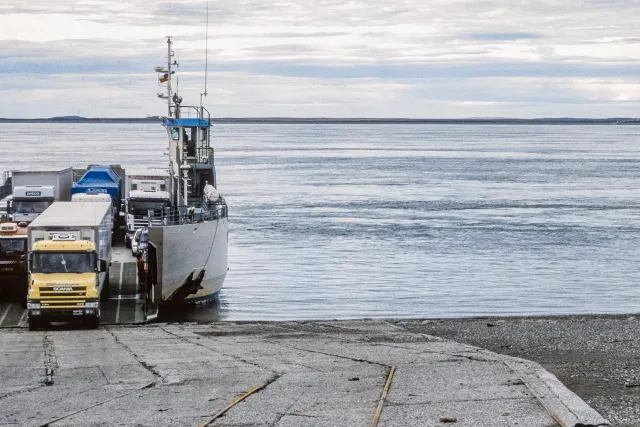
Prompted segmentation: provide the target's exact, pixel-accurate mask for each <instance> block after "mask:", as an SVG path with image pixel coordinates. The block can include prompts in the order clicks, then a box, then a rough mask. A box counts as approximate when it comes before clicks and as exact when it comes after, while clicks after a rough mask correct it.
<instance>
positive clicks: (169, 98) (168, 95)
mask: <svg viewBox="0 0 640 427" xmlns="http://www.w3.org/2000/svg"><path fill="white" fill-rule="evenodd" d="M171 44H172V42H171V37H167V71H168V73H167V74H168V76H167V77H168V80H167V118H169V117H171V57H172V56H173V54H172V52H171Z"/></svg>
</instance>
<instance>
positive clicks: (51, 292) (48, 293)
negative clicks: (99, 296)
mask: <svg viewBox="0 0 640 427" xmlns="http://www.w3.org/2000/svg"><path fill="white" fill-rule="evenodd" d="M86 296H87V288H86V286H65V285H57V286H52V287H49V288H43V289H40V306H41V307H42V308H43V309H51V308H78V307H80V308H81V307H84V303H85V300H86Z"/></svg>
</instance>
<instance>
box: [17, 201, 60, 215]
mask: <svg viewBox="0 0 640 427" xmlns="http://www.w3.org/2000/svg"><path fill="white" fill-rule="evenodd" d="M52 203H53V200H15V199H14V200H13V202H12V205H13V208H12V210H13V211H14V212H18V213H42V212H44V210H45V209H47V208H48V207H49V206H51V204H52Z"/></svg>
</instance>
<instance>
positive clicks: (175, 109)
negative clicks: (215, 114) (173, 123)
mask: <svg viewBox="0 0 640 427" xmlns="http://www.w3.org/2000/svg"><path fill="white" fill-rule="evenodd" d="M171 115H172V116H173V117H175V118H183V119H203V120H206V121H208V122H210V121H211V114H210V113H209V110H207V109H206V108H204V107H196V106H194V105H180V106H177V105H172V106H171Z"/></svg>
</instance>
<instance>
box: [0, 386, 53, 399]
mask: <svg viewBox="0 0 640 427" xmlns="http://www.w3.org/2000/svg"><path fill="white" fill-rule="evenodd" d="M40 387H45V385H44V383H41V384H38V385H34V386H31V387H28V388H25V389H23V390H16V391H12V392H10V393H5V394H0V400H2V399H5V398H7V397H11V396H15V395H17V394H22V393H29V392H30V391H34V390H37V389H39V388H40Z"/></svg>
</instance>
